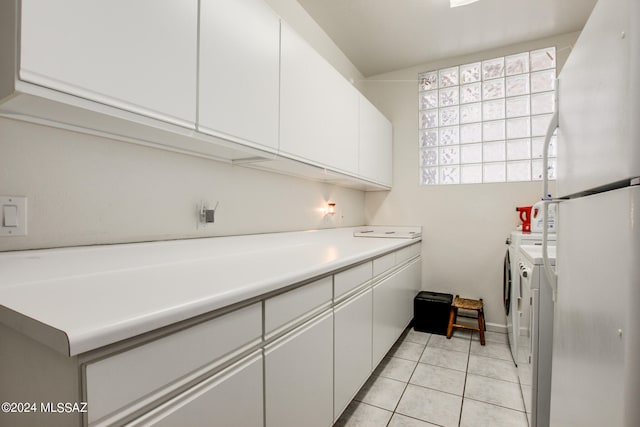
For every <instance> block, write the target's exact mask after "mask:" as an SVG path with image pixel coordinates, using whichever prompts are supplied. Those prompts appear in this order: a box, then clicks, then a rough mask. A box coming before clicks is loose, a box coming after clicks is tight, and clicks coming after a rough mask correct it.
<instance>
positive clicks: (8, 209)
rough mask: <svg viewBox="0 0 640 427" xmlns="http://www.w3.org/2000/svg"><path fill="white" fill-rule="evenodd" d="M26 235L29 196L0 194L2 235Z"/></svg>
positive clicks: (0, 233)
mask: <svg viewBox="0 0 640 427" xmlns="http://www.w3.org/2000/svg"><path fill="white" fill-rule="evenodd" d="M13 224H15V225H13ZM26 235H27V198H26V197H18V196H0V236H26Z"/></svg>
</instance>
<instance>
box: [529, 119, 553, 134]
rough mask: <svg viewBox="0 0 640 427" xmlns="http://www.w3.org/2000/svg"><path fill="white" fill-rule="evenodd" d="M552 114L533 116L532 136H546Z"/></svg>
mask: <svg viewBox="0 0 640 427" xmlns="http://www.w3.org/2000/svg"><path fill="white" fill-rule="evenodd" d="M551 117H553V115H552V114H545V115H544V116H532V117H531V136H545V135H546V134H547V129H548V128H549V122H551Z"/></svg>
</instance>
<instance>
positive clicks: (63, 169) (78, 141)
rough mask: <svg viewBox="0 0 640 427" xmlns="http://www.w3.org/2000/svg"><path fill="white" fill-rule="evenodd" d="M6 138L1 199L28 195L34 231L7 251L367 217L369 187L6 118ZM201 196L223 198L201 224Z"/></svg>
mask: <svg viewBox="0 0 640 427" xmlns="http://www.w3.org/2000/svg"><path fill="white" fill-rule="evenodd" d="M0 144H1V148H0V152H1V153H2V154H1V155H0V195H16V196H27V197H28V228H29V230H28V231H29V232H28V236H27V237H0V251H6V250H17V249H33V248H46V247H57V246H70V245H87V244H96V243H119V242H134V241H149V240H162V239H178V238H187V237H204V236H219V235H232V234H248V233H263V232H275V231H286V230H304V229H312V228H325V227H335V226H351V225H361V224H363V223H364V213H363V204H364V193H363V192H362V191H356V190H349V189H345V188H341V187H336V186H331V185H327V184H322V183H317V182H312V181H307V180H303V179H297V178H293V177H288V176H285V175H280V174H275V173H269V172H262V171H257V170H253V169H248V168H243V167H239V166H232V165H229V164H225V163H220V162H216V161H212V160H207V159H202V158H197V157H190V156H186V155H182V154H176V153H171V152H167V151H163V150H158V149H154V148H147V147H143V146H139V145H134V144H128V143H123V142H119V141H114V140H109V139H105V138H98V137H93V136H88V135H84V134H79V133H73V132H67V131H63V130H59V129H53V128H47V127H44V126H39V125H32V124H28V123H23V122H18V121H13V120H8V119H0ZM201 200H207V201H209V202H211V203H214V202H216V201H219V202H220V204H219V207H218V210H217V211H216V222H215V224H210V225H207V226H206V228H199V229H198V228H197V226H196V224H197V222H196V212H197V206H198V204H199V203H200V201H201ZM329 200H330V201H332V202H335V203H336V205H337V208H338V214H337V215H334V216H325V215H324V214H323V213H322V212H321V209H322V207H325V206H326V203H327V201H329Z"/></svg>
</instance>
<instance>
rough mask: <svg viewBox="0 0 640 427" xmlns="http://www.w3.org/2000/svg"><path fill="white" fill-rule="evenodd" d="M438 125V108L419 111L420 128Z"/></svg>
mask: <svg viewBox="0 0 640 427" xmlns="http://www.w3.org/2000/svg"><path fill="white" fill-rule="evenodd" d="M434 127H438V110H428V111H421V112H420V129H427V128H434Z"/></svg>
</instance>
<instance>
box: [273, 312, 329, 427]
mask: <svg viewBox="0 0 640 427" xmlns="http://www.w3.org/2000/svg"><path fill="white" fill-rule="evenodd" d="M264 354H265V416H266V423H265V425H266V427H299V426H305V427H329V426H331V425H332V424H333V311H332V310H329V311H328V312H327V313H326V314H323V315H321V316H319V317H318V318H317V319H316V320H313V321H312V322H310V323H308V324H304V325H303V326H301V327H299V328H297V329H295V330H293V331H292V332H290V333H288V334H287V335H285V336H283V337H282V338H280V339H278V340H276V341H275V342H273V343H272V344H269V345H268V346H267V347H266V348H265V352H264Z"/></svg>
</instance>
